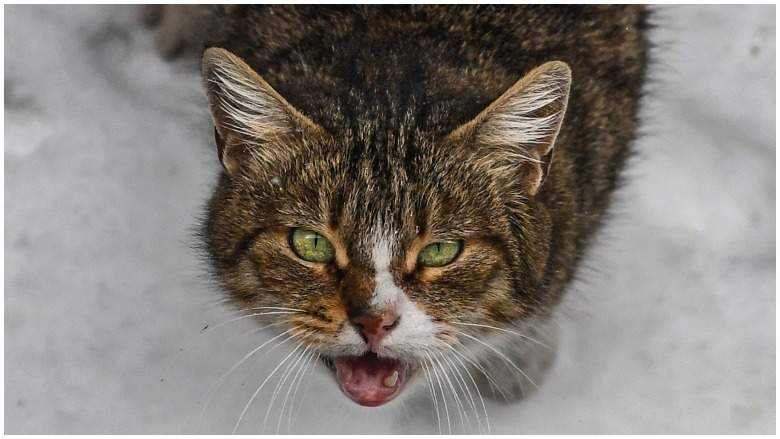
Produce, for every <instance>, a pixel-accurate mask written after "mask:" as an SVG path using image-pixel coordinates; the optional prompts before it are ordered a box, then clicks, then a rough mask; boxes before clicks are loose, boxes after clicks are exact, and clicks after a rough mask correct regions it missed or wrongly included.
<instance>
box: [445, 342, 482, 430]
mask: <svg viewBox="0 0 780 439" xmlns="http://www.w3.org/2000/svg"><path fill="white" fill-rule="evenodd" d="M447 347H448V348H450V350H452V351H453V352H455V354H459V355H462V354H460V352H458V351H456V350H455V348H453V347H452V346H449V345H447ZM453 358H454V359H455V360H457V361H458V363H460V365H461V367H463V370H465V371H466V374H468V377H469V379H470V380H471V384H472V385H473V386H474V389H475V390H476V391H477V396H479V401H480V403H481V404H482V411H483V412H484V414H485V423H486V425H487V432H488V434H490V418H488V413H487V407H486V406H485V400H484V398H482V392H480V390H479V386H478V385H477V382H476V381H475V380H474V377H473V376H472V375H471V372H469V369H468V367H467V366H466V365H465V364H464V363H463V360H461V359H460V358H459V357H457V356H454V357H453ZM475 410H476V409H475Z"/></svg>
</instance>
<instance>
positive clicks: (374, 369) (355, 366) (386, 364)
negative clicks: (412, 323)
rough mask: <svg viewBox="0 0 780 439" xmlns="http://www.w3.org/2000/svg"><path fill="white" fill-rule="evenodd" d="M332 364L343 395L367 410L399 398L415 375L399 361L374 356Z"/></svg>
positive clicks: (343, 358)
mask: <svg viewBox="0 0 780 439" xmlns="http://www.w3.org/2000/svg"><path fill="white" fill-rule="evenodd" d="M330 362H331V364H332V365H333V368H334V369H335V372H336V381H338V383H339V386H340V387H341V390H342V391H343V392H344V394H345V395H347V396H348V397H349V398H350V399H351V400H353V401H355V402H356V403H358V404H360V405H362V406H366V407H376V406H380V405H382V404H385V403H387V402H389V401H391V400H392V399H393V398H395V397H396V396H398V394H399V393H401V389H402V388H403V386H404V384H406V382H407V381H408V380H409V377H410V376H411V372H412V371H411V369H410V368H409V366H407V365H404V364H402V363H401V362H400V361H398V360H395V359H392V358H382V357H379V356H377V355H376V354H375V353H373V352H368V353H365V354H363V355H361V356H359V357H338V358H334V359H332V360H330Z"/></svg>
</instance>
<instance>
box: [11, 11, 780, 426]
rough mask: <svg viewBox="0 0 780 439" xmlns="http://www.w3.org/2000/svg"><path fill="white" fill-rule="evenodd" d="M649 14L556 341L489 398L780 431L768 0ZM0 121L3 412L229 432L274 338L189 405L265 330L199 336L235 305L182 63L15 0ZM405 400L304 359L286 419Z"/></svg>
mask: <svg viewBox="0 0 780 439" xmlns="http://www.w3.org/2000/svg"><path fill="white" fill-rule="evenodd" d="M661 12H662V14H661V16H659V17H658V18H659V21H660V22H661V25H662V26H661V29H660V30H659V31H657V32H656V34H655V40H656V41H659V42H661V43H662V44H661V48H660V49H659V55H660V60H661V63H660V64H659V65H658V66H657V67H656V68H655V72H654V74H653V77H654V78H655V79H656V81H655V83H654V85H653V87H652V89H653V94H652V99H651V101H650V102H649V105H648V107H647V111H646V112H645V116H646V120H647V125H646V128H645V130H644V131H645V132H646V133H647V136H646V137H644V138H643V139H642V140H641V141H640V142H639V143H638V145H637V148H638V150H639V152H640V155H639V157H638V158H637V159H636V160H635V161H634V162H633V164H632V166H631V169H630V171H629V176H630V180H631V184H630V185H629V186H628V187H626V188H625V189H624V190H623V191H622V192H621V193H620V195H619V201H618V203H616V206H615V217H614V219H613V220H612V221H611V222H610V224H609V225H608V226H607V227H606V229H605V230H604V233H603V234H602V235H601V238H600V244H599V245H598V246H597V247H595V248H594V249H593V251H592V253H591V255H590V257H589V259H588V263H587V266H588V267H590V269H589V270H587V275H586V276H584V278H585V279H586V281H585V282H581V283H578V284H576V285H574V286H573V288H572V289H571V291H570V294H569V296H568V298H567V300H566V302H565V303H564V306H563V308H562V313H561V317H560V319H559V320H560V322H561V323H562V325H563V344H562V347H561V354H560V357H559V361H558V362H557V363H556V365H555V367H554V369H553V371H552V373H551V375H550V376H549V378H548V380H547V381H546V383H545V384H544V386H542V389H541V391H540V392H538V393H537V394H536V395H535V396H534V397H532V398H531V399H529V400H527V401H525V402H524V403H522V404H520V405H511V406H499V405H490V407H489V410H490V419H491V424H492V425H493V431H494V432H498V433H692V432H697V433H726V432H741V433H771V432H774V430H775V422H776V419H775V324H774V322H775V67H774V66H775V21H774V20H775V12H774V6H757V7H748V6H737V7H684V8H676V7H665V8H663V9H662V10H661ZM5 130H6V131H5V218H6V222H5V428H6V432H7V433H173V432H230V429H231V428H232V426H233V423H234V422H235V419H236V417H237V415H238V412H239V411H240V410H241V408H242V407H243V405H244V403H245V402H246V400H247V399H248V396H249V393H251V391H252V390H254V386H255V385H256V384H257V380H258V378H259V377H264V376H265V375H266V374H267V373H268V372H269V371H270V370H271V369H272V368H273V367H274V366H275V364H276V362H277V361H278V360H279V359H280V357H279V354H281V353H283V352H281V351H280V352H279V353H277V354H275V355H274V354H272V355H271V356H270V357H269V358H266V359H264V360H263V361H258V362H256V363H254V364H250V365H248V366H247V367H246V368H243V369H241V370H240V371H239V373H237V374H236V375H235V376H233V377H231V378H230V379H228V380H226V381H225V385H224V386H223V387H222V388H221V389H220V390H219V391H218V392H217V393H216V394H215V397H214V398H213V400H212V401H211V404H210V405H209V407H208V408H207V410H205V414H204V415H203V417H202V420H200V421H199V419H200V415H201V409H202V407H203V402H204V398H203V395H204V393H205V392H206V391H207V390H208V388H209V386H210V385H211V384H212V383H213V382H214V381H215V380H216V378H217V377H219V376H220V375H221V374H222V373H223V372H224V371H225V370H227V368H229V366H230V365H231V364H232V363H233V362H234V361H235V360H236V359H238V358H240V357H241V356H242V355H243V354H244V353H245V352H246V351H247V350H248V348H249V347H250V346H254V345H256V344H257V342H258V338H257V337H258V336H254V338H252V337H246V336H243V335H242V334H244V333H245V332H246V331H247V330H248V329H251V325H242V324H241V323H240V322H237V323H234V324H230V325H225V326H223V327H220V328H217V329H216V330H214V331H212V332H209V331H206V332H205V333H202V332H201V328H202V327H203V326H204V325H206V324H211V325H212V326H213V325H215V324H217V323H219V322H220V321H224V320H227V319H229V318H230V316H231V314H230V313H229V312H228V310H226V309H224V308H222V307H221V306H218V305H217V304H216V303H215V302H216V301H217V299H218V296H217V295H216V294H215V293H214V292H213V291H212V290H210V289H209V288H208V287H207V286H206V285H205V284H204V282H202V280H201V279H199V278H198V275H199V273H200V272H201V270H200V267H199V265H198V262H197V260H196V259H195V257H194V256H193V253H192V252H191V251H190V250H189V247H188V246H189V243H190V242H191V235H190V230H191V226H192V225H193V224H194V222H195V221H194V218H195V216H196V215H197V214H198V212H199V208H200V205H201V203H202V202H203V201H204V199H205V198H206V196H207V194H208V193H209V190H210V187H211V185H212V184H213V180H214V176H215V175H216V172H217V169H218V168H217V166H218V165H217V162H216V157H215V154H214V152H213V146H212V141H211V139H212V132H211V130H212V128H211V125H210V124H209V122H208V119H207V114H206V107H205V105H204V99H203V96H202V95H201V92H200V89H199V83H198V80H197V75H196V73H195V70H194V68H193V66H192V65H191V64H190V65H186V64H185V63H178V64H167V63H164V62H163V61H161V60H160V59H158V58H157V56H156V55H155V54H154V52H153V50H152V47H151V40H150V35H149V34H148V33H146V32H145V31H144V30H143V29H141V28H140V27H139V26H138V25H137V24H136V23H135V22H134V15H133V10H132V9H131V8H120V9H116V8H112V7H100V6H88V7H37V6H36V7H30V6H8V7H6V8H5ZM423 396H424V395H423ZM261 399H262V400H261V401H258V402H257V404H256V405H254V406H253V408H252V411H251V412H250V416H249V418H248V422H246V423H245V424H244V425H242V429H241V431H242V432H252V431H258V430H259V428H260V427H261V425H262V418H263V416H264V414H265V412H266V407H267V395H266V396H264V397H262V398H261ZM418 399H419V401H416V400H414V399H412V400H408V401H407V404H405V405H403V406H401V405H400V404H391V405H390V406H388V407H386V408H380V409H363V408H359V407H357V406H355V405H354V404H352V403H350V402H347V401H346V400H345V398H343V397H342V396H341V395H340V394H339V393H338V391H337V390H336V387H335V385H334V384H333V383H332V382H331V381H330V379H329V378H328V377H327V376H326V375H325V374H315V375H313V378H312V381H311V387H309V388H307V389H306V391H305V401H304V402H303V404H302V406H301V411H300V412H299V413H298V414H297V415H296V416H295V417H294V421H293V422H292V423H291V427H292V428H291V429H292V431H294V432H309V433H316V432H371V433H381V432H397V433H410V432H420V433H424V432H435V425H434V424H433V423H432V421H431V418H429V417H428V416H427V415H429V414H430V413H428V412H425V411H422V412H420V411H419V410H418V409H413V408H414V404H418V403H424V404H425V403H426V401H425V400H424V398H423V397H420V398H418ZM418 413H423V414H418ZM270 419H271V422H269V425H271V426H272V427H269V431H273V430H275V426H276V421H277V415H276V412H275V411H274V412H273V413H271V416H270ZM286 424H287V420H286V419H285V420H284V422H283V423H282V424H281V425H282V430H283V431H286Z"/></svg>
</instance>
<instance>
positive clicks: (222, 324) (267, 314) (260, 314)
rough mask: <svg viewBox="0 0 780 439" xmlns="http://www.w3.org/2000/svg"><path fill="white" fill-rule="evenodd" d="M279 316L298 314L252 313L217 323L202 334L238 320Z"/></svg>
mask: <svg viewBox="0 0 780 439" xmlns="http://www.w3.org/2000/svg"><path fill="white" fill-rule="evenodd" d="M280 314H282V315H284V314H298V313H297V312H293V311H269V312H260V313H252V314H247V315H244V316H241V317H235V318H232V319H230V320H227V321H224V322H222V323H218V324H216V325H214V326H211V327H209V328H206V329H204V330H203V331H202V332H203V333H206V332H211V331H213V330H215V329H217V328H219V327H222V326H225V325H227V324H228V323H233V322H237V321H239V320H243V319H248V318H250V317H260V316H272V315H280Z"/></svg>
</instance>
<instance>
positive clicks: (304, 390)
mask: <svg viewBox="0 0 780 439" xmlns="http://www.w3.org/2000/svg"><path fill="white" fill-rule="evenodd" d="M319 359H320V354H319V353H317V356H316V357H314V361H313V362H312V363H311V365H312V366H313V365H315V364H316V363H317V361H319ZM314 369H315V367H311V368H310V370H311V371H312V372H313V371H314ZM312 375H313V374H311V373H310V374H309V376H308V379H307V381H306V385H305V386H304V388H303V394H304V395H305V394H306V392H308V391H309V386H310V385H311V377H312ZM297 392H298V389H297V388H296V389H295V392H294V393H297ZM293 399H295V395H294V394H293ZM305 400H306V399H305V398H301V399H300V403H299V404H298V408H297V411H295V413H300V411H301V407H302V406H303V401H305ZM291 409H292V407H291ZM290 413H292V410H291V411H290ZM290 421H291V418H287V422H288V424H287V430H288V431H289V430H290Z"/></svg>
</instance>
